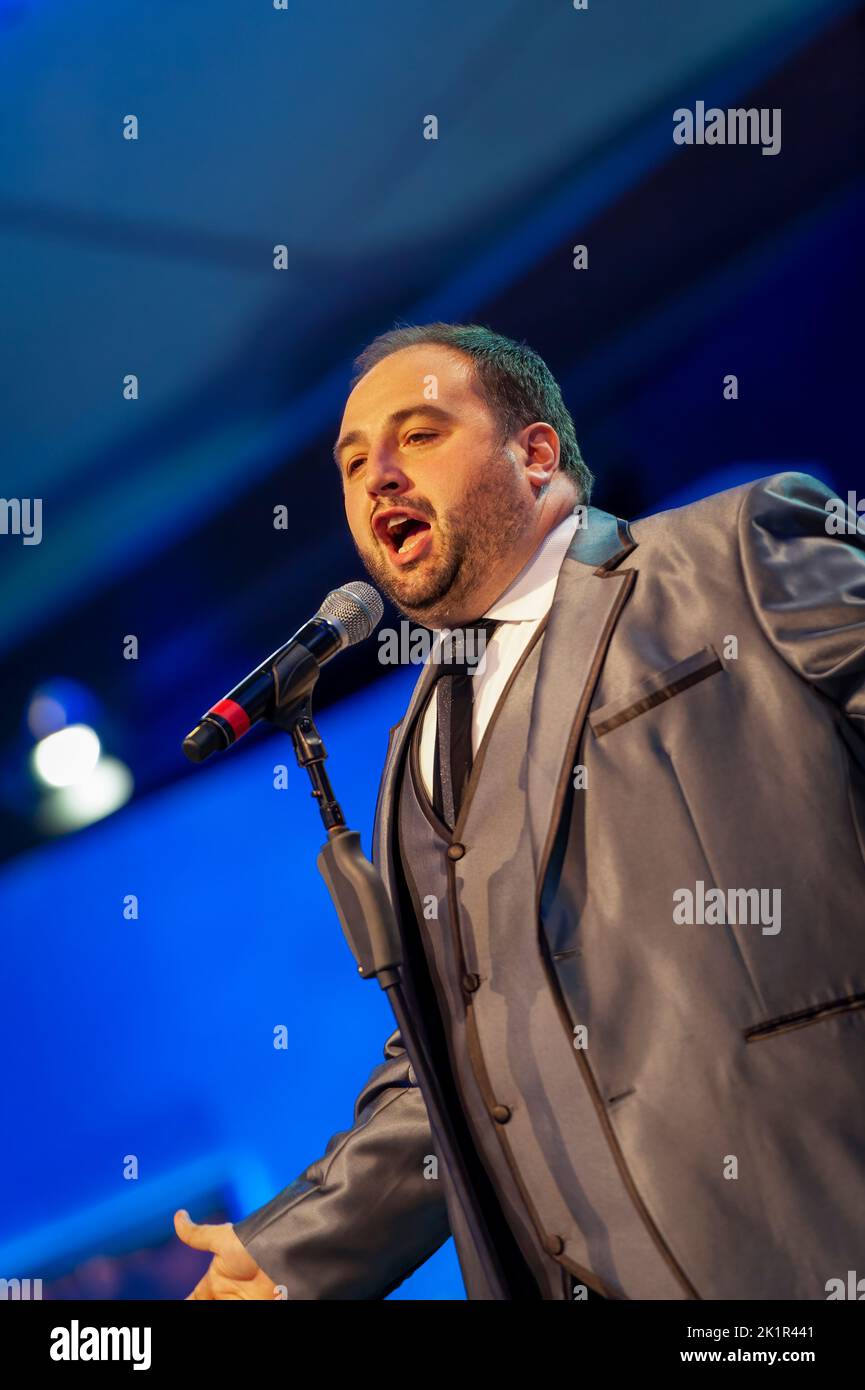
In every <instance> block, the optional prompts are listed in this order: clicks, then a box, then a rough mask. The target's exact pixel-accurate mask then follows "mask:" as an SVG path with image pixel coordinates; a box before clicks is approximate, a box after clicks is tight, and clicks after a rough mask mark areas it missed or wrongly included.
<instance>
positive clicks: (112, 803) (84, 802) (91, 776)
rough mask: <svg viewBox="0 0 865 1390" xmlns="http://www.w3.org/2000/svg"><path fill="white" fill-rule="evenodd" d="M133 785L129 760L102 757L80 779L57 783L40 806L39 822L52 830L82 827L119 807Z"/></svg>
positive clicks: (130, 792) (53, 831)
mask: <svg viewBox="0 0 865 1390" xmlns="http://www.w3.org/2000/svg"><path fill="white" fill-rule="evenodd" d="M64 732H65V731H64ZM132 789H133V780H132V773H131V772H130V771H129V768H128V767H127V766H126V764H125V763H123V762H121V761H120V759H119V758H106V757H101V758H100V759H99V761H98V762H97V763H96V766H95V767H93V768H92V769H91V771H90V772H89V773H88V774H87V776H85V777H84V778H82V780H81V781H78V782H75V783H74V785H71V786H64V787H58V788H57V790H56V791H53V792H51V793H50V794H49V795H48V796H46V798H45V800H44V801H43V803H42V805H41V806H40V808H39V812H38V819H39V823H40V825H41V826H42V829H43V830H46V831H48V832H49V833H51V834H57V833H58V832H62V831H64V830H80V829H81V828H82V827H83V826H85V825H90V824H92V822H93V821H97V820H102V819H103V817H104V816H110V815H111V813H112V811H117V810H119V809H120V807H121V806H123V805H125V803H126V802H127V801H128V800H129V798H130V796H131V795H132Z"/></svg>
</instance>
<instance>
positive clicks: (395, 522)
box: [387, 516, 406, 531]
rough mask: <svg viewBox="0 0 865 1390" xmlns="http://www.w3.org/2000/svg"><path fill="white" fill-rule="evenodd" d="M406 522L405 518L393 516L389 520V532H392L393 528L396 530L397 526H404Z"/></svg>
mask: <svg viewBox="0 0 865 1390" xmlns="http://www.w3.org/2000/svg"><path fill="white" fill-rule="evenodd" d="M405 520H406V518H405V517H404V516H392V517H390V519H389V520H388V523H387V525H388V530H389V531H392V530H393V528H394V527H395V526H402V524H403V522H404V521H405Z"/></svg>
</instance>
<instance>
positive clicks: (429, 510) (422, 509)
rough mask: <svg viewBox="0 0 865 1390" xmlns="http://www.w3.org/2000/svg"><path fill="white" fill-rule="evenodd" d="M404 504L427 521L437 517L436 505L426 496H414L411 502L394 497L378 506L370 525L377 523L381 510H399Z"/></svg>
mask: <svg viewBox="0 0 865 1390" xmlns="http://www.w3.org/2000/svg"><path fill="white" fill-rule="evenodd" d="M402 506H404V507H406V508H407V510H408V511H410V512H417V513H418V515H419V516H422V517H423V518H424V520H425V521H432V520H433V519H434V518H435V514H436V512H435V507H433V505H432V503H431V502H427V500H426V498H425V497H413V498H412V500H411V501H410V502H400V501H399V500H398V499H396V498H394V500H393V501H391V502H382V503H381V505H380V506H378V507H376V509H375V511H374V512H373V513H372V515H371V517H370V519H369V524H370V526H373V525H374V524H375V519H376V517H377V516H378V515H379V513H380V512H390V511H394V512H395V511H399V509H400V507H402Z"/></svg>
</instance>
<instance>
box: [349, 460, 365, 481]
mask: <svg viewBox="0 0 865 1390" xmlns="http://www.w3.org/2000/svg"><path fill="white" fill-rule="evenodd" d="M364 462H365V460H364V459H362V458H357V459H351V460H350V461H349V462H348V463H347V464H346V465H345V474H346V477H347V478H350V477H351V475H352V473H354V472H355V470H356V469H358V468H359V467H360V465H361V464H362V463H364Z"/></svg>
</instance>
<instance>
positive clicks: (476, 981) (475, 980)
mask: <svg viewBox="0 0 865 1390" xmlns="http://www.w3.org/2000/svg"><path fill="white" fill-rule="evenodd" d="M480 983H481V977H480V975H463V989H464V990H465V992H466V994H474V992H475V990H476V989H479V988H480Z"/></svg>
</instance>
